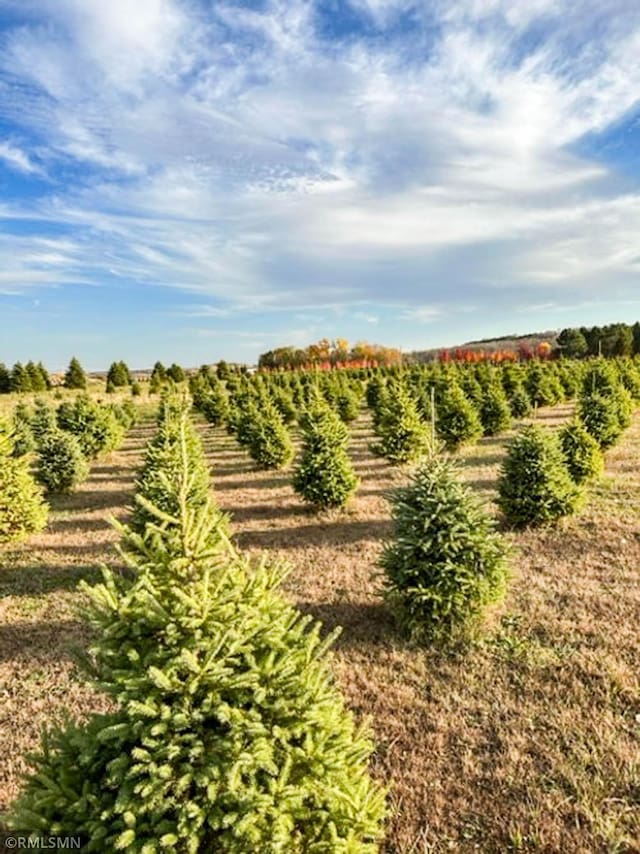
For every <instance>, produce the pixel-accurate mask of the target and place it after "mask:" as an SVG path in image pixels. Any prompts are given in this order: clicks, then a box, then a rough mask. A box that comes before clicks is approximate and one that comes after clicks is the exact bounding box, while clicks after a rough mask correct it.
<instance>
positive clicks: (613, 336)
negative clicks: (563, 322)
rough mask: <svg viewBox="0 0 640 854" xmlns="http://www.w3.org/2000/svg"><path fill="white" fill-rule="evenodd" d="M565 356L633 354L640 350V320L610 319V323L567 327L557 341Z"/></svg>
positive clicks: (578, 357)
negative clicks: (612, 321) (619, 320)
mask: <svg viewBox="0 0 640 854" xmlns="http://www.w3.org/2000/svg"><path fill="white" fill-rule="evenodd" d="M556 351H557V353H558V354H559V355H561V356H567V357H569V358H572V359H582V358H585V357H587V356H600V355H601V356H633V355H636V354H639V353H640V322H638V321H636V323H634V324H633V325H629V324H628V323H609V324H608V325H606V326H591V327H587V326H580V327H569V328H567V329H563V330H562V332H561V333H560V334H559V335H558V339H557V341H556Z"/></svg>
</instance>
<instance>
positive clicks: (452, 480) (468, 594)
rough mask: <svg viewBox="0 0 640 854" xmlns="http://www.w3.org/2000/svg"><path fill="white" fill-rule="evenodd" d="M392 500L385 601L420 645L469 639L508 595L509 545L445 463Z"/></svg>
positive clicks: (427, 466) (430, 467) (420, 474)
mask: <svg viewBox="0 0 640 854" xmlns="http://www.w3.org/2000/svg"><path fill="white" fill-rule="evenodd" d="M392 502H393V510H392V515H393V523H394V531H393V536H392V539H391V541H390V542H388V543H387V544H386V546H385V548H384V551H383V553H382V557H381V560H380V564H381V566H382V569H383V570H384V572H385V575H386V587H385V596H386V598H387V600H388V601H389V602H390V604H391V607H392V609H393V610H394V612H395V613H396V616H397V618H398V620H399V622H400V624H401V625H402V627H403V628H404V629H405V630H406V632H407V633H408V634H409V635H410V636H411V637H412V638H414V639H416V640H420V641H431V642H436V643H444V642H449V641H452V640H457V639H459V638H460V637H464V636H465V635H467V634H469V633H470V632H471V631H472V630H473V629H475V628H476V627H477V624H478V623H479V621H480V619H481V618H482V616H483V612H484V610H485V607H486V606H487V605H488V604H490V603H492V602H495V601H497V600H498V599H500V598H501V597H502V596H503V594H504V591H505V586H506V577H507V571H506V562H505V556H506V553H507V548H506V545H505V543H504V541H503V540H502V538H501V537H500V536H499V535H498V534H497V533H496V532H495V530H494V529H495V523H494V521H493V520H492V519H491V517H490V516H489V515H488V513H487V512H486V511H485V510H484V509H483V508H482V507H481V505H480V504H479V503H478V501H477V499H476V498H475V496H474V495H473V493H472V492H471V491H470V489H469V488H468V487H467V486H465V485H464V484H463V483H462V482H461V481H460V479H459V477H458V473H457V469H456V467H455V466H454V464H453V463H452V462H451V461H449V460H444V459H438V458H432V459H431V460H428V461H426V462H424V463H422V464H421V465H420V466H419V467H418V469H417V470H416V471H415V472H414V473H413V475H412V476H411V479H410V481H409V484H408V485H407V486H403V487H400V488H399V489H397V490H395V492H394V493H393V496H392Z"/></svg>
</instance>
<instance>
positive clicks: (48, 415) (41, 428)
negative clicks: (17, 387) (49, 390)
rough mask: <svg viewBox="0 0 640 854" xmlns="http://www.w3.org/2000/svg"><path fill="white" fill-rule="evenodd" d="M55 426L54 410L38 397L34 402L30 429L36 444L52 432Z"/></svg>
mask: <svg viewBox="0 0 640 854" xmlns="http://www.w3.org/2000/svg"><path fill="white" fill-rule="evenodd" d="M57 426H58V424H57V420H56V412H55V409H54V408H53V406H51V405H50V403H49V402H48V401H47V400H45V399H44V398H42V397H39V398H38V399H37V400H36V403H35V411H34V414H33V417H32V418H31V429H32V431H33V435H34V438H35V440H36V444H38V443H39V442H40V441H41V440H42V439H43V438H44V437H45V436H46V434H47V433H51V432H52V431H54V430H55V429H56V428H57Z"/></svg>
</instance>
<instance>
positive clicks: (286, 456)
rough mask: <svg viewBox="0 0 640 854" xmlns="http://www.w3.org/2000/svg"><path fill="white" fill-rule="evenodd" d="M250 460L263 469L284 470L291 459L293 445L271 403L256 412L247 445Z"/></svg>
mask: <svg viewBox="0 0 640 854" xmlns="http://www.w3.org/2000/svg"><path fill="white" fill-rule="evenodd" d="M248 450H249V453H250V455H251V458H252V459H254V460H255V461H256V462H257V463H258V465H260V466H261V467H262V468H265V469H280V468H284V467H285V466H286V465H288V464H289V463H290V462H291V459H292V458H293V443H292V442H291V437H290V436H289V433H288V431H287V428H286V427H285V425H284V422H283V420H282V416H281V415H280V413H279V412H278V410H277V409H276V407H275V406H274V405H273V404H272V403H271V402H266V403H264V404H263V405H262V406H261V408H260V409H259V410H256V420H255V423H254V425H253V429H252V431H251V438H250V440H249V444H248Z"/></svg>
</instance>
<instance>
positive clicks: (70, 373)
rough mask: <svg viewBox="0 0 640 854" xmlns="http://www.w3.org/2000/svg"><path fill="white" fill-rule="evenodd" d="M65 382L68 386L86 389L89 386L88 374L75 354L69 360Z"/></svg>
mask: <svg viewBox="0 0 640 854" xmlns="http://www.w3.org/2000/svg"><path fill="white" fill-rule="evenodd" d="M64 384H65V386H66V388H75V389H86V387H87V375H86V373H85V371H84V368H83V367H82V365H81V364H80V362H79V361H78V359H76V357H75V356H74V357H73V358H72V359H71V361H70V362H69V367H68V368H67V372H66V374H65V375H64Z"/></svg>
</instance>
